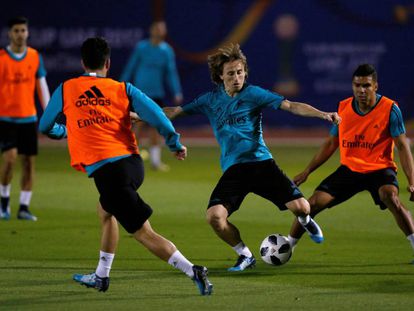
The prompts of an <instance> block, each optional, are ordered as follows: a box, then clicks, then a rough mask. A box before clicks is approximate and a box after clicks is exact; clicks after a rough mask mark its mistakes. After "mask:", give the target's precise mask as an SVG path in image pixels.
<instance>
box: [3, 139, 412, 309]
mask: <svg viewBox="0 0 414 311" xmlns="http://www.w3.org/2000/svg"><path fill="white" fill-rule="evenodd" d="M272 150H273V153H274V155H275V158H276V161H277V162H278V163H279V165H280V166H281V167H282V168H283V170H284V171H285V172H286V173H287V174H288V175H289V176H291V177H293V176H294V175H295V174H297V173H298V172H300V170H301V169H302V168H303V167H304V166H305V165H306V164H307V163H308V161H309V160H310V159H311V157H312V156H313V154H314V152H315V151H316V150H317V148H316V147H283V146H278V147H272ZM40 152H41V153H40V155H39V157H38V160H37V165H36V166H37V171H36V184H35V189H34V195H33V200H32V211H33V213H34V214H35V215H36V216H38V218H39V220H38V221H37V222H24V221H18V220H17V219H16V217H15V216H16V202H17V200H18V195H19V192H18V180H19V177H20V171H19V170H17V171H16V173H15V178H14V181H13V185H12V201H11V204H12V215H13V218H12V219H11V220H10V221H7V222H6V221H1V222H0V310H141V311H143V310H154V311H155V310H211V311H213V310H412V309H413V306H414V294H413V292H414V265H412V264H410V262H411V260H412V259H413V252H412V250H411V247H410V244H409V242H408V241H407V240H406V238H405V237H404V235H403V234H402V233H401V232H400V230H399V229H398V228H397V226H396V224H395V222H394V219H393V217H392V216H391V214H390V213H389V212H388V211H380V210H379V209H378V208H377V207H376V206H374V205H373V203H372V201H371V198H370V196H369V194H368V193H361V194H359V195H358V196H356V197H354V198H353V199H351V200H350V201H348V202H346V203H344V204H342V205H341V206H339V207H336V208H334V209H333V210H329V211H327V212H325V213H323V214H321V215H320V216H319V217H318V218H317V221H318V222H319V224H320V225H321V227H322V229H323V230H324V233H325V238H326V241H325V242H324V243H323V244H321V245H317V244H315V243H313V242H312V241H311V240H310V239H309V238H308V237H307V236H304V238H303V239H302V240H301V242H300V243H299V245H298V246H297V248H296V249H295V252H294V254H293V256H292V258H291V260H290V261H289V262H288V263H287V264H286V265H284V266H280V267H273V266H269V265H267V264H265V263H263V262H262V261H261V260H260V256H259V252H258V248H259V245H260V242H261V241H262V240H263V238H264V237H265V236H267V235H268V234H270V233H282V234H284V235H287V233H288V231H289V227H290V224H291V222H292V220H293V215H292V214H291V213H290V212H288V211H285V212H280V211H279V210H278V209H277V208H275V207H274V206H272V205H271V204H270V203H269V202H267V201H265V200H264V199H261V198H259V197H256V196H254V195H249V196H248V197H247V198H246V200H245V202H244V203H243V205H242V207H241V209H240V211H239V212H237V213H235V214H234V215H233V216H232V217H231V218H230V220H231V221H232V222H233V223H234V224H236V225H237V226H238V227H239V229H240V230H241V233H242V237H243V239H244V241H245V242H246V244H247V245H248V246H249V247H250V249H251V250H252V251H254V253H255V255H256V257H257V259H258V264H257V267H256V268H255V269H253V270H249V271H245V272H243V273H229V272H227V271H226V268H227V267H229V266H231V265H233V263H234V262H235V260H236V254H235V253H234V252H233V251H232V250H231V249H230V248H229V247H228V246H226V245H225V244H224V242H222V241H221V240H219V239H218V238H217V237H216V236H215V234H214V233H213V231H212V230H211V229H210V227H209V226H208V224H207V223H206V221H205V209H206V204H207V201H208V198H209V195H210V193H211V190H212V189H213V187H214V185H215V184H216V182H217V180H218V178H219V176H220V175H221V172H220V170H219V164H218V157H219V154H218V149H217V148H215V147H195V148H191V147H190V148H189V157H188V159H187V160H186V161H183V162H178V161H176V160H174V159H173V158H172V157H170V156H169V154H168V152H164V159H165V161H166V162H167V163H168V164H169V165H170V166H171V170H170V171H169V172H168V173H160V172H153V171H151V170H150V169H149V166H148V163H146V165H147V166H148V167H147V171H146V179H145V182H144V185H143V187H142V188H141V190H140V193H141V195H142V197H143V198H144V199H145V200H146V201H147V202H148V203H149V204H150V205H151V206H152V208H153V209H154V214H153V216H152V217H151V223H152V225H153V227H154V229H155V230H157V231H158V232H159V233H161V234H163V235H165V236H166V237H167V238H169V239H171V240H172V241H173V242H174V243H175V244H176V246H177V247H178V248H179V249H180V250H181V252H182V253H183V254H185V255H186V256H187V257H188V258H189V259H190V260H191V261H193V262H194V263H196V264H201V265H206V266H208V268H209V271H210V280H211V281H212V283H213V284H214V294H213V295H212V296H210V297H202V296H199V295H198V291H197V289H196V286H195V285H194V284H193V283H192V282H191V281H190V280H189V279H188V278H187V277H186V276H184V275H183V274H182V273H181V272H179V271H178V270H175V269H173V268H172V267H171V266H169V265H168V264H166V263H164V262H162V261H161V260H159V259H157V258H155V257H154V256H153V255H151V254H150V253H149V252H148V251H147V250H145V249H144V248H143V247H142V246H141V245H139V244H138V243H137V242H135V240H134V239H132V238H131V237H130V236H129V235H128V234H127V233H126V232H125V231H124V230H123V229H121V234H120V243H119V248H118V251H117V253H116V256H115V261H114V264H113V267H112V271H111V285H110V288H109V291H108V292H106V293H99V292H96V291H95V290H92V289H87V288H85V287H82V286H80V285H78V284H76V283H75V282H73V281H72V279H71V278H72V274H73V273H89V272H92V271H93V270H94V269H95V267H96V264H97V260H98V250H99V235H100V230H99V222H98V219H97V216H96V210H95V206H96V202H97V192H96V190H95V187H94V184H93V181H92V180H91V179H88V178H86V175H84V174H81V173H78V172H76V171H74V170H73V169H71V168H70V167H69V159H68V155H67V150H66V147H64V146H63V145H62V146H61V145H56V146H42V147H41V150H40ZM337 161H338V157H337V156H336V157H335V158H333V159H332V160H330V161H329V162H327V163H326V164H325V165H324V166H323V167H321V168H320V170H319V171H317V172H315V173H314V174H313V175H311V177H310V178H309V180H308V182H307V183H305V184H304V185H302V186H301V189H302V191H303V192H304V193H305V195H306V196H309V195H310V194H311V193H312V190H313V188H314V187H315V186H316V185H317V183H318V182H319V181H320V180H321V179H322V178H323V177H325V176H326V175H327V174H328V173H330V172H332V170H333V169H335V168H336V167H337ZM399 180H400V184H401V185H400V186H401V189H402V191H401V192H402V200H403V202H404V203H405V204H406V205H407V206H408V207H409V209H410V210H411V211H413V207H412V206H413V203H412V202H408V194H407V192H406V190H405V186H406V181H405V176H404V174H403V172H402V170H400V173H399Z"/></svg>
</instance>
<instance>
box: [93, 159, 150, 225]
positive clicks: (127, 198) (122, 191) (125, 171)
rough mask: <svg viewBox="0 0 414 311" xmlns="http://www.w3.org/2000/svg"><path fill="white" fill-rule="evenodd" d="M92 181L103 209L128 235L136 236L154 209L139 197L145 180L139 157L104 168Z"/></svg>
mask: <svg viewBox="0 0 414 311" xmlns="http://www.w3.org/2000/svg"><path fill="white" fill-rule="evenodd" d="M91 177H93V178H94V180H95V185H96V188H97V189H98V191H99V194H100V197H99V201H100V202H101V205H102V208H103V209H104V210H105V211H107V212H108V213H110V214H112V215H114V216H115V218H116V219H117V220H118V221H119V223H120V224H121V225H122V227H124V228H125V230H126V231H127V232H129V233H134V232H135V231H137V230H138V229H140V228H141V227H142V225H143V224H144V222H145V221H146V220H147V219H148V218H149V217H150V216H151V214H152V209H151V207H150V206H149V205H148V204H146V203H145V202H144V201H143V200H142V199H141V197H140V196H139V195H138V193H137V189H138V188H139V187H140V186H141V184H142V182H143V180H144V166H143V163H142V159H141V157H140V156H139V155H132V156H130V157H127V158H123V159H121V160H118V161H115V162H112V163H108V164H105V165H104V166H102V167H101V168H99V169H97V170H96V171H95V172H94V173H93V174H92V175H91Z"/></svg>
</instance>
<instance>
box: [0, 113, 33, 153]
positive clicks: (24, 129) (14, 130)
mask: <svg viewBox="0 0 414 311" xmlns="http://www.w3.org/2000/svg"><path fill="white" fill-rule="evenodd" d="M14 148H17V152H18V154H23V155H28V156H31V155H37V153H38V146H37V123H36V122H30V123H14V122H6V121H0V149H1V152H5V151H7V150H10V149H14Z"/></svg>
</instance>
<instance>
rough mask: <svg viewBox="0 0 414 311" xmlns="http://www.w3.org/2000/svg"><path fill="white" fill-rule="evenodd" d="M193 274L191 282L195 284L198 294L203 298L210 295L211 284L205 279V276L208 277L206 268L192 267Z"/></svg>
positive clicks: (211, 290)
mask: <svg viewBox="0 0 414 311" xmlns="http://www.w3.org/2000/svg"><path fill="white" fill-rule="evenodd" d="M193 272H194V277H193V281H194V283H196V285H197V287H198V290H199V291H200V294H201V295H203V296H205V295H211V293H212V292H213V284H211V283H210V281H209V280H208V278H207V275H208V270H207V268H206V267H202V266H196V265H194V266H193Z"/></svg>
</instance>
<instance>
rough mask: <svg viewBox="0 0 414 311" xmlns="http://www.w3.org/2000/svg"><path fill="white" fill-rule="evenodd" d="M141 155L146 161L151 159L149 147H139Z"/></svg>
mask: <svg viewBox="0 0 414 311" xmlns="http://www.w3.org/2000/svg"><path fill="white" fill-rule="evenodd" d="M139 155H140V156H141V159H142V160H143V161H146V160H148V159H149V152H148V151H147V149H139Z"/></svg>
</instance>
